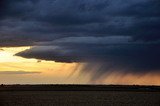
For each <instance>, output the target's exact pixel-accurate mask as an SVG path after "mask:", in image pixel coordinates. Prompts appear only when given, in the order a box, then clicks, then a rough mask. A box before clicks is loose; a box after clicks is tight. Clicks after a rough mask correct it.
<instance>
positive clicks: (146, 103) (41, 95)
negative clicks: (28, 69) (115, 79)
mask: <svg viewBox="0 0 160 106" xmlns="http://www.w3.org/2000/svg"><path fill="white" fill-rule="evenodd" d="M104 105H105V106H124V105H125V106H126V105H127V106H160V87H158V86H118V85H117V86H113V85H108V86H106V85H7V86H6V85H2V86H1V87H0V106H104Z"/></svg>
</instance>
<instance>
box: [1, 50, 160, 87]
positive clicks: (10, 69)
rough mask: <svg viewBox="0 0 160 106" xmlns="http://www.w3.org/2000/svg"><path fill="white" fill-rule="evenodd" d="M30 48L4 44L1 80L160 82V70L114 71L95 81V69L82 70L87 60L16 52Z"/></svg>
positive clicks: (114, 82)
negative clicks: (57, 59) (64, 60)
mask: <svg viewBox="0 0 160 106" xmlns="http://www.w3.org/2000/svg"><path fill="white" fill-rule="evenodd" d="M29 48H30V47H10V48H1V51H0V55H1V58H0V83H4V84H19V83H20V84H27V83H28V84H38V83H39V84H42V83H43V84H53V83H54V84H67V83H70V84H77V83H78V84H87V83H92V84H137V85H160V77H159V75H160V73H147V74H142V75H138V74H125V73H124V74H123V73H117V72H112V73H111V72H110V73H106V74H104V75H103V76H101V77H100V78H99V79H97V80H95V81H91V80H90V78H91V75H92V73H88V74H84V72H81V70H82V67H83V64H85V63H60V62H54V61H44V60H37V59H26V58H22V57H18V56H15V54H16V53H18V52H20V51H24V50H26V49H29ZM16 72H17V73H16ZM18 72H22V73H18ZM23 72H24V73H23Z"/></svg>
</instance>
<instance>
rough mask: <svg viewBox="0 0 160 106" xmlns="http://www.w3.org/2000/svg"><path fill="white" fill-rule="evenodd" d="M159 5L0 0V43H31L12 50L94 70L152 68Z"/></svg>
mask: <svg viewBox="0 0 160 106" xmlns="http://www.w3.org/2000/svg"><path fill="white" fill-rule="evenodd" d="M159 10H160V1H159V0H127V1H126V0H78V1H77V0H67V1H66V0H1V2H0V46H1V47H6V46H9V47H12V46H32V48H31V49H29V50H26V51H23V52H20V53H18V54H16V55H18V56H22V57H26V58H36V59H42V60H52V61H56V62H67V63H70V62H78V63H79V62H87V63H88V66H86V68H87V67H89V66H90V65H92V66H96V65H99V67H100V68H99V70H98V71H99V72H106V71H107V70H123V71H127V72H140V73H144V72H146V73H147V72H152V71H153V72H157V71H160V56H159V54H160V50H159V48H160V35H159V34H160V30H159V29H160V11H159Z"/></svg>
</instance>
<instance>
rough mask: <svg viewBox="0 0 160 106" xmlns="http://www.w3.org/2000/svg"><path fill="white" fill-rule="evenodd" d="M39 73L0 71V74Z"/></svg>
mask: <svg viewBox="0 0 160 106" xmlns="http://www.w3.org/2000/svg"><path fill="white" fill-rule="evenodd" d="M40 73H41V72H28V71H0V74H8V75H10V74H40Z"/></svg>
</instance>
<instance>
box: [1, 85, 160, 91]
mask: <svg viewBox="0 0 160 106" xmlns="http://www.w3.org/2000/svg"><path fill="white" fill-rule="evenodd" d="M0 91H137V92H138V91H153V92H160V86H139V85H19V84H17V85H3V84H1V86H0Z"/></svg>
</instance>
